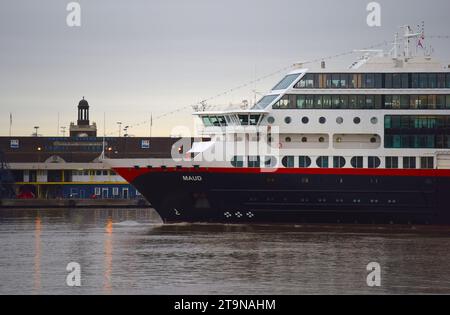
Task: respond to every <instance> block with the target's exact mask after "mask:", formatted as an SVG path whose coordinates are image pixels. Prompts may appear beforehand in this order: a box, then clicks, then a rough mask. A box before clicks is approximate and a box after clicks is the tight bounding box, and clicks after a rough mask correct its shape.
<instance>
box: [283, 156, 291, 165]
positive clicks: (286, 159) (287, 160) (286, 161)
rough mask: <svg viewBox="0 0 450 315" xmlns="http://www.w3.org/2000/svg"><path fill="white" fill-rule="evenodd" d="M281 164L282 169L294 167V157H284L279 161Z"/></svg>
mask: <svg viewBox="0 0 450 315" xmlns="http://www.w3.org/2000/svg"><path fill="white" fill-rule="evenodd" d="M281 164H283V166H284V167H294V157H293V156H285V157H283V159H282V160H281Z"/></svg>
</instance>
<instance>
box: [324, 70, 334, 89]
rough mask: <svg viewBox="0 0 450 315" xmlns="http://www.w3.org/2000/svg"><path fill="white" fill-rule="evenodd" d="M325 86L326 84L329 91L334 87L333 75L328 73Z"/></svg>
mask: <svg viewBox="0 0 450 315" xmlns="http://www.w3.org/2000/svg"><path fill="white" fill-rule="evenodd" d="M325 84H326V87H327V89H331V88H332V87H333V81H332V78H331V73H327V74H326V75H325Z"/></svg>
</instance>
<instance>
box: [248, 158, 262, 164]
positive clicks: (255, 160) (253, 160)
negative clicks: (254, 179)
mask: <svg viewBox="0 0 450 315" xmlns="http://www.w3.org/2000/svg"><path fill="white" fill-rule="evenodd" d="M260 165H261V164H260V158H259V156H249V157H248V167H260Z"/></svg>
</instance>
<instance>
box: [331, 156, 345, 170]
mask: <svg viewBox="0 0 450 315" xmlns="http://www.w3.org/2000/svg"><path fill="white" fill-rule="evenodd" d="M344 166H345V158H344V157H343V156H333V167H334V168H343V167H344Z"/></svg>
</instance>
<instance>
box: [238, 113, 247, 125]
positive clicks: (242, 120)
mask: <svg viewBox="0 0 450 315" xmlns="http://www.w3.org/2000/svg"><path fill="white" fill-rule="evenodd" d="M238 117H239V122H240V123H241V126H248V115H238Z"/></svg>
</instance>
